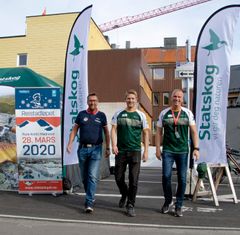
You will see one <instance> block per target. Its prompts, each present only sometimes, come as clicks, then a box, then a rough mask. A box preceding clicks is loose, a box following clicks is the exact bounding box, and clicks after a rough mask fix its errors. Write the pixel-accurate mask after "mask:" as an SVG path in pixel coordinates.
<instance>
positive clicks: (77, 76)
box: [62, 6, 92, 165]
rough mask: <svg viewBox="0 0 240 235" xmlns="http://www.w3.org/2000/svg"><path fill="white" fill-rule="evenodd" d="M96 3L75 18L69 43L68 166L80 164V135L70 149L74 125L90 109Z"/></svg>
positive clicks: (65, 155)
mask: <svg viewBox="0 0 240 235" xmlns="http://www.w3.org/2000/svg"><path fill="white" fill-rule="evenodd" d="M91 11H92V6H89V7H87V8H85V9H84V10H83V11H82V12H81V13H80V14H79V16H78V17H77V19H76V20H75V22H74V24H73V27H72V30H71V33H70V36H69V41H68V46H67V52H66V61H65V81H64V108H63V133H62V134H63V162H64V165H72V164H76V163H78V158H77V148H78V143H77V138H76V139H75V142H74V144H73V149H72V153H71V154H69V153H67V151H66V147H67V144H68V140H69V135H70V133H71V130H72V127H73V125H74V123H75V120H76V117H77V114H78V112H79V111H81V110H84V109H86V108H87V95H88V67H87V53H88V50H87V43H88V32H89V25H90V19H91Z"/></svg>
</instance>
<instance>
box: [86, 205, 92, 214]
mask: <svg viewBox="0 0 240 235" xmlns="http://www.w3.org/2000/svg"><path fill="white" fill-rule="evenodd" d="M85 212H86V213H92V212H93V208H92V207H91V206H87V207H85Z"/></svg>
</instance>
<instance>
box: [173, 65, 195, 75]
mask: <svg viewBox="0 0 240 235" xmlns="http://www.w3.org/2000/svg"><path fill="white" fill-rule="evenodd" d="M193 71H194V63H193V62H187V63H186V64H183V65H180V66H178V67H176V69H175V77H178V78H193V75H194V72H193Z"/></svg>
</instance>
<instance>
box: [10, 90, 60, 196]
mask: <svg viewBox="0 0 240 235" xmlns="http://www.w3.org/2000/svg"><path fill="white" fill-rule="evenodd" d="M15 105H16V110H15V113H16V138H17V158H18V175H19V193H29V194H31V193H62V157H61V116H60V114H61V111H60V89H59V88H16V93H15Z"/></svg>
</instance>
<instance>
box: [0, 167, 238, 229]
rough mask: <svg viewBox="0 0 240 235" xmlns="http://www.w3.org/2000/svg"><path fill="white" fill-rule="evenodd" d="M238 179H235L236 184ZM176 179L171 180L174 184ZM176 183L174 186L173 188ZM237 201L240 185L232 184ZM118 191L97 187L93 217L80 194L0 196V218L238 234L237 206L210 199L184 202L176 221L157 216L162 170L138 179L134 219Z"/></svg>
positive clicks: (223, 190) (109, 183) (107, 182)
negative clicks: (217, 203) (119, 204)
mask: <svg viewBox="0 0 240 235" xmlns="http://www.w3.org/2000/svg"><path fill="white" fill-rule="evenodd" d="M236 180H239V179H234V181H235V182H237V181H236ZM174 181H176V176H175V175H174V176H173V182H174ZM175 185H176V184H175V183H174V186H173V187H175ZM235 190H236V193H237V197H238V199H239V198H240V183H239V182H238V183H236V184H235ZM219 194H230V187H229V186H228V185H227V184H226V183H224V184H221V185H220V186H219ZM119 198H120V197H119V194H118V189H117V187H116V184H115V181H114V177H113V176H110V177H109V178H107V179H104V180H102V181H101V182H100V183H99V187H98V190H97V195H96V205H95V208H94V209H95V210H94V213H93V214H85V213H84V211H83V205H84V194H83V192H82V190H79V192H76V193H74V194H72V195H62V196H57V197H54V196H52V195H33V196H28V195H19V194H18V193H17V192H3V191H2V192H0V214H1V215H0V217H2V218H10V217H13V218H25V219H27V220H31V219H37V220H48V221H55V222H56V221H59V222H61V223H63V222H65V223H67V222H73V223H94V224H102V225H103V224H104V225H106V224H109V225H127V226H135V227H136V226H137V227H151V228H182V229H184V228H189V229H190V228H191V229H206V228H209V229H210V230H216V229H217V230H225V229H227V230H234V231H238V230H239V231H240V212H239V211H240V203H238V204H234V203H233V202H232V201H219V204H220V206H219V207H215V206H214V203H213V201H212V200H211V199H210V198H205V199H204V198H200V199H198V200H197V202H195V203H193V202H192V201H191V200H185V201H184V208H183V210H184V216H183V217H181V218H176V217H174V216H173V213H172V212H170V213H169V214H166V215H163V214H161V213H160V209H161V206H162V204H163V202H164V199H163V193H162V184H161V169H146V168H144V169H142V170H141V173H140V179H139V189H138V197H137V202H136V213H137V216H136V217H135V218H130V217H127V216H126V215H125V209H120V208H118V206H117V205H118V201H119Z"/></svg>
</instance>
